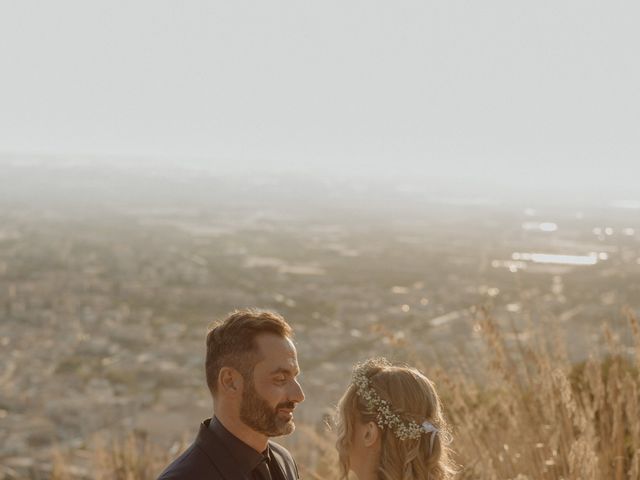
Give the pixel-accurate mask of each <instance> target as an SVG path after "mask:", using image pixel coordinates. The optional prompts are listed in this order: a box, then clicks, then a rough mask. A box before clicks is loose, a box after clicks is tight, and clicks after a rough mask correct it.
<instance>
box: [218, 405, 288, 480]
mask: <svg viewBox="0 0 640 480" xmlns="http://www.w3.org/2000/svg"><path fill="white" fill-rule="evenodd" d="M209 430H211V431H212V432H213V433H215V434H216V435H217V436H218V438H220V440H222V442H223V443H224V444H225V445H226V446H227V447H228V448H229V452H230V453H231V455H232V456H233V458H234V460H235V461H236V464H237V466H238V470H239V471H240V472H241V473H242V474H243V475H244V476H246V477H248V478H253V479H254V480H267V479H264V478H263V477H262V476H261V475H260V473H259V472H258V470H257V468H258V466H259V465H260V464H261V463H262V462H267V465H268V467H269V471H270V472H271V479H272V480H285V479H284V476H283V473H282V472H281V471H280V467H279V466H278V464H277V462H276V461H275V460H274V458H273V455H272V453H271V449H270V448H269V445H267V449H266V450H265V451H264V452H262V453H260V452H257V451H256V450H254V449H253V447H250V446H249V445H247V444H246V443H244V442H243V441H242V440H240V439H239V438H238V437H236V436H235V435H234V434H233V433H231V432H230V431H229V430H227V429H226V428H225V427H224V425H222V422H220V420H218V419H217V418H216V417H213V418H212V419H211V421H210V422H209Z"/></svg>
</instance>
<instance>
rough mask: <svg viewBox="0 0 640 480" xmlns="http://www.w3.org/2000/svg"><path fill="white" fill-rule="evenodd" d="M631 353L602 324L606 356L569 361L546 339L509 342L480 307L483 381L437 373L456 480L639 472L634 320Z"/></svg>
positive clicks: (556, 479)
mask: <svg viewBox="0 0 640 480" xmlns="http://www.w3.org/2000/svg"><path fill="white" fill-rule="evenodd" d="M628 318H629V323H630V326H631V331H632V333H633V335H634V342H635V348H634V349H633V351H631V352H629V351H623V349H622V348H621V347H620V346H619V345H617V344H616V343H615V342H614V341H613V337H612V335H611V334H610V333H609V332H608V330H606V329H605V337H606V338H607V341H608V343H609V354H608V355H607V356H606V357H604V358H595V357H592V358H589V359H588V360H587V361H586V362H584V363H581V364H579V365H571V364H570V363H569V362H568V360H567V359H566V355H565V354H564V351H563V349H562V348H560V349H557V348H556V351H550V350H549V349H548V348H547V347H546V344H545V343H544V342H541V343H539V344H537V345H535V344H534V345H523V344H522V343H521V342H517V341H516V342H515V344H508V342H507V341H506V340H505V335H504V332H503V331H501V330H500V329H499V328H497V326H496V324H495V322H494V321H493V319H492V318H491V316H490V315H489V314H488V313H487V312H486V311H484V310H481V312H480V317H479V318H478V326H479V328H480V331H481V334H482V337H483V339H484V340H485V343H486V346H487V349H486V352H487V358H485V359H484V360H485V361H486V363H487V365H488V367H489V368H488V369H487V374H486V377H485V378H484V379H483V381H482V383H477V381H472V380H471V379H469V378H468V377H465V376H464V375H450V374H446V373H445V372H442V371H438V372H437V374H436V382H437V384H438V387H439V391H440V392H441V394H442V397H443V402H444V403H445V407H446V410H447V412H448V416H449V419H450V420H451V422H452V424H453V425H454V427H455V443H454V449H455V451H456V452H457V454H458V461H459V463H460V464H461V465H462V466H463V469H462V472H461V475H460V478H463V479H472V478H473V479H480V480H484V479H487V480H488V479H518V480H524V479H531V480H538V479H540V480H547V479H548V480H561V479H564V480H569V479H572V480H578V479H580V480H591V479H593V480H596V479H612V480H622V479H638V478H640V476H639V470H638V467H639V463H640V458H639V455H640V444H639V443H638V441H639V440H640V437H639V433H640V416H639V414H640V411H639V410H638V408H639V407H638V393H639V377H638V359H640V335H639V329H638V322H637V319H636V318H635V317H634V316H633V315H632V314H630V313H629V314H628Z"/></svg>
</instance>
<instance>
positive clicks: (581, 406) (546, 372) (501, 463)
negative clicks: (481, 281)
mask: <svg viewBox="0 0 640 480" xmlns="http://www.w3.org/2000/svg"><path fill="white" fill-rule="evenodd" d="M627 316H628V319H629V325H630V329H631V334H632V337H633V342H634V348H632V349H627V350H624V349H622V347H621V346H620V345H618V344H617V343H616V342H615V341H614V339H613V336H612V335H611V333H610V332H609V331H608V330H607V329H606V328H605V330H604V336H605V339H606V341H607V344H608V349H609V351H608V354H607V355H605V356H603V357H602V356H601V357H596V356H592V357H590V358H589V359H588V360H586V361H585V362H583V363H580V364H578V365H572V364H571V363H570V362H569V361H568V359H567V358H568V357H567V355H566V353H565V344H564V343H563V341H562V340H561V336H559V335H558V334H555V335H554V336H553V338H552V339H551V340H552V341H551V342H549V341H548V340H549V338H548V337H549V335H548V332H547V333H546V335H544V336H543V335H540V336H539V341H536V342H530V343H527V344H524V343H523V342H519V341H517V340H516V341H513V340H507V338H506V335H505V332H504V331H503V330H501V329H500V328H498V327H497V325H496V322H495V321H494V320H493V319H492V317H491V315H490V314H489V313H488V312H487V311H486V310H483V309H480V310H479V316H478V318H477V325H476V329H477V330H479V332H480V334H481V336H482V338H483V339H484V342H485V345H486V349H485V354H483V355H482V358H480V359H472V360H474V363H475V360H477V361H479V362H481V363H483V364H484V365H486V370H485V372H486V374H485V377H484V378H483V379H481V381H478V379H477V378H471V377H470V376H469V375H468V374H464V373H450V372H445V371H444V370H442V369H437V368H435V369H434V368H433V366H430V368H429V369H428V372H429V374H430V376H431V377H432V378H433V379H434V380H435V382H436V385H437V388H438V391H439V393H440V395H441V397H442V400H443V403H444V406H445V410H446V413H447V416H448V418H449V420H450V422H451V424H452V425H453V427H454V443H453V445H452V447H453V449H454V451H455V452H456V455H457V461H458V463H459V464H460V466H461V469H460V474H459V478H460V479H461V480H470V479H477V480H507V479H512V480H601V479H607V480H623V479H625V480H627V479H640V420H639V419H640V399H639V394H640V379H639V376H638V372H639V371H640V328H639V326H638V321H637V319H636V317H635V316H634V315H633V314H632V313H631V312H627ZM543 337H544V338H543ZM516 338H517V336H516ZM549 345H552V347H549ZM404 348H406V349H407V352H411V346H410V345H408V346H406V347H404ZM460 361H461V363H463V362H464V361H469V359H462V358H461V359H460ZM413 363H416V364H418V366H420V359H419V358H417V359H414V360H413ZM423 367H424V366H423ZM294 435H295V438H294V439H293V440H294V441H293V447H292V448H291V450H292V453H293V454H294V456H295V457H296V459H297V461H298V463H299V466H300V471H301V476H302V478H307V479H316V480H320V479H323V480H325V479H333V478H338V469H337V457H336V454H335V451H334V447H333V445H334V438H333V437H332V435H331V434H330V433H328V432H326V431H323V430H322V429H318V428H313V427H311V426H305V425H299V428H298V430H297V431H296V433H295V434H294ZM185 446H186V445H185ZM168 457H169V455H168V454H167V452H164V451H162V450H160V449H158V447H154V446H153V445H152V444H151V443H150V442H148V441H147V439H146V438H144V437H139V436H136V435H130V436H129V437H127V438H125V439H124V440H121V441H119V442H118V441H116V442H111V443H109V444H107V445H103V446H101V447H98V448H96V449H95V455H94V458H93V466H92V474H91V478H96V479H98V480H107V479H109V480H150V479H154V478H156V476H157V474H158V473H159V472H160V471H161V470H162V468H163V466H164V465H166V463H167V462H168V461H169V460H170V459H169V458H168ZM59 463H60V462H59ZM72 477H73V476H72V475H69V473H68V469H67V468H66V467H65V465H63V464H59V465H58V466H57V467H56V465H55V462H54V475H53V476H52V478H54V479H55V480H68V479H70V478H72ZM398 480H401V479H398Z"/></svg>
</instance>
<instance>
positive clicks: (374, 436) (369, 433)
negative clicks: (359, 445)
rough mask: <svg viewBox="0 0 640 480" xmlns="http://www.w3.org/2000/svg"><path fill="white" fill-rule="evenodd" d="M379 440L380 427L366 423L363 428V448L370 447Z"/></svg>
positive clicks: (372, 423) (374, 423) (373, 423)
mask: <svg viewBox="0 0 640 480" xmlns="http://www.w3.org/2000/svg"><path fill="white" fill-rule="evenodd" d="M379 438H380V427H378V425H376V422H367V424H366V425H365V427H364V432H363V437H362V440H363V441H364V446H365V447H371V446H373V445H375V443H376V442H377V441H378V439H379Z"/></svg>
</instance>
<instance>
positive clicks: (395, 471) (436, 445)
mask: <svg viewBox="0 0 640 480" xmlns="http://www.w3.org/2000/svg"><path fill="white" fill-rule="evenodd" d="M354 373H355V375H354V377H356V378H359V379H360V381H359V383H360V385H361V384H362V381H363V379H364V382H365V383H366V384H367V388H366V389H367V390H371V389H372V390H373V393H372V392H370V391H368V392H363V391H362V388H359V386H358V385H356V384H355V383H352V384H351V385H350V386H349V388H348V389H347V391H346V392H345V394H344V395H343V396H342V399H341V400H340V403H339V404H338V418H337V427H338V441H337V443H336V447H337V449H338V454H339V457H340V465H341V469H342V478H347V475H348V472H349V451H350V449H351V447H352V443H353V435H354V425H355V422H361V423H366V422H370V421H373V422H375V423H376V424H377V425H378V426H379V427H380V428H381V435H382V437H381V449H380V460H379V462H378V467H377V471H378V479H379V480H447V479H450V478H452V477H453V474H454V473H455V470H454V465H453V462H452V461H451V459H450V450H449V448H448V447H447V444H448V443H449V442H450V438H451V435H450V433H449V426H448V425H447V423H446V421H445V419H444V416H443V414H442V407H441V405H440V399H439V398H438V394H437V393H436V390H435V388H434V385H433V383H432V382H431V381H430V380H429V379H428V378H427V377H425V376H424V375H423V374H422V373H420V372H419V371H418V370H416V369H415V368H411V367H406V366H393V365H391V364H390V363H389V362H388V361H387V360H385V359H383V358H377V359H372V360H368V361H367V362H365V363H363V364H360V365H357V366H356V368H355V369H354ZM363 393H364V394H363ZM371 395H373V396H374V397H376V398H379V399H381V400H382V401H383V403H385V404H386V405H388V406H389V407H390V409H391V414H390V415H392V416H394V417H395V416H397V417H398V418H399V419H400V420H401V421H402V422H403V423H405V424H406V425H411V424H416V425H422V424H423V423H424V422H425V421H426V422H429V423H430V424H432V425H433V426H434V427H435V428H437V429H438V432H437V433H435V432H427V431H425V432H424V433H423V434H421V435H419V436H418V438H405V439H401V438H400V437H402V435H401V434H400V435H398V432H397V430H394V429H393V428H391V427H384V418H383V416H382V414H381V412H380V411H379V410H381V409H380V408H376V406H375V405H373V404H372V402H371V400H370V398H369V399H367V398H363V397H365V396H369V397H371ZM387 416H388V415H387ZM431 435H435V438H434V439H433V442H431Z"/></svg>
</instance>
